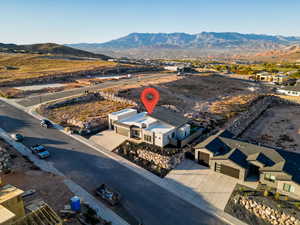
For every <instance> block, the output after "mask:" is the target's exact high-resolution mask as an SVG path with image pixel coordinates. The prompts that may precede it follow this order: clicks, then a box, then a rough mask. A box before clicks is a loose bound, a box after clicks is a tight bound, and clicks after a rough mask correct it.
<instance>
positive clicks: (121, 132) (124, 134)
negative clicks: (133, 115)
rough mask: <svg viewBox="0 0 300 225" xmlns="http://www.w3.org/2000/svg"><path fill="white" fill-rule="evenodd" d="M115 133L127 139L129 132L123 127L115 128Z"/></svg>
mask: <svg viewBox="0 0 300 225" xmlns="http://www.w3.org/2000/svg"><path fill="white" fill-rule="evenodd" d="M116 131H117V133H118V134H121V135H123V136H126V137H128V135H129V131H130V130H129V129H126V128H123V127H116Z"/></svg>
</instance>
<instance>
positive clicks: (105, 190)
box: [96, 184, 121, 206]
mask: <svg viewBox="0 0 300 225" xmlns="http://www.w3.org/2000/svg"><path fill="white" fill-rule="evenodd" d="M96 195H98V196H100V197H101V198H102V199H104V200H105V201H107V202H108V203H109V204H110V205H112V206H114V205H117V204H118V203H119V202H120V201H121V195H120V194H119V193H118V192H116V191H113V190H112V189H110V188H109V187H108V186H107V185H106V184H101V185H100V187H98V188H97V189H96Z"/></svg>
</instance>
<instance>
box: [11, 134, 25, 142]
mask: <svg viewBox="0 0 300 225" xmlns="http://www.w3.org/2000/svg"><path fill="white" fill-rule="evenodd" d="M11 138H12V139H14V140H15V141H23V140H24V137H23V135H22V134H12V135H11Z"/></svg>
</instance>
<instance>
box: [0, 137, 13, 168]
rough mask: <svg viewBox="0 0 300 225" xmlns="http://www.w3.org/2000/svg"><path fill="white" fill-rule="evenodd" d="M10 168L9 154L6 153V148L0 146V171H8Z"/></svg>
mask: <svg viewBox="0 0 300 225" xmlns="http://www.w3.org/2000/svg"><path fill="white" fill-rule="evenodd" d="M0 141H1V140H0ZM10 168H11V157H10V154H9V153H8V151H7V150H6V148H4V147H2V146H0V173H2V172H4V173H5V172H8V171H9V170H10Z"/></svg>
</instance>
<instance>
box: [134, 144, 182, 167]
mask: <svg viewBox="0 0 300 225" xmlns="http://www.w3.org/2000/svg"><path fill="white" fill-rule="evenodd" d="M184 153H185V152H180V153H177V154H175V155H173V156H163V155H160V154H157V153H154V152H150V151H146V150H143V149H139V150H137V154H138V157H139V158H142V159H145V160H147V161H149V162H153V164H154V165H156V166H159V167H160V168H164V169H167V170H170V169H173V168H175V167H176V166H177V165H178V164H180V163H181V162H182V160H183V159H184Z"/></svg>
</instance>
